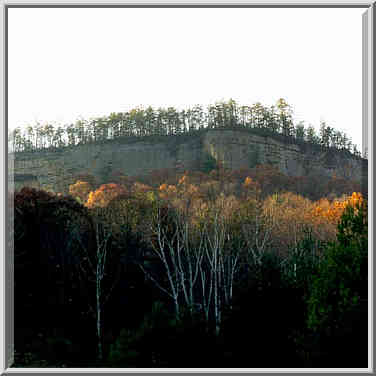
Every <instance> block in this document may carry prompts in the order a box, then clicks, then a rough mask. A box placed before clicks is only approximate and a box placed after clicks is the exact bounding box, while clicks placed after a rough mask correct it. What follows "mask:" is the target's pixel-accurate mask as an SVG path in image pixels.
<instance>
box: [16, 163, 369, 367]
mask: <svg viewBox="0 0 376 376" xmlns="http://www.w3.org/2000/svg"><path fill="white" fill-rule="evenodd" d="M110 179H111V180H110V181H108V182H106V183H105V184H100V183H97V182H96V181H95V179H92V178H91V177H90V176H86V177H85V176H81V177H80V178H79V179H77V181H76V183H75V184H72V185H70V186H69V192H70V194H69V195H62V194H59V193H52V192H46V191H43V190H36V189H33V188H27V187H25V188H23V189H22V190H20V191H16V192H15V193H14V195H12V196H11V197H10V198H9V200H10V202H11V203H12V205H13V204H14V210H13V211H12V213H13V214H12V215H13V218H11V220H13V222H14V228H11V229H10V231H12V232H13V235H14V269H15V270H14V273H15V277H14V281H15V285H14V291H15V294H14V312H15V318H14V320H15V363H14V365H13V366H15V367H143V368H148V367H174V368H180V367H189V368H193V367H200V368H202V367H211V368H223V367H231V368H237V367H242V368H272V367H278V368H284V367H289V368H293V367H325V368H328V367H336V368H342V367H356V368H362V367H367V366H368V364H367V361H368V351H367V349H368V257H367V255H368V222H367V218H368V214H367V200H366V197H365V195H363V194H362V193H360V192H361V188H362V187H361V186H360V185H359V183H356V182H351V181H348V180H344V179H339V178H336V177H335V176H333V178H331V179H328V180H323V179H321V180H320V181H314V180H312V179H314V178H312V177H311V178H308V177H307V178H290V177H287V176H285V175H283V174H281V173H280V172H278V171H277V170H276V169H274V168H273V167H272V166H260V165H257V166H255V167H253V168H252V169H243V170H238V171H228V170H225V169H224V168H222V167H221V166H218V165H215V164H209V163H208V164H207V165H205V170H201V171H186V172H184V173H180V174H176V173H172V172H171V171H169V170H159V171H154V172H153V173H151V174H149V175H148V176H145V177H143V178H142V179H141V178H140V179H135V178H131V177H128V176H126V175H125V173H122V172H119V173H118V174H117V175H116V176H115V175H114V176H111V177H110Z"/></svg>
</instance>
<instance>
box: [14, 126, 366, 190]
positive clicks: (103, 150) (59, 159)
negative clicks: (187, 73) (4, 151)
mask: <svg viewBox="0 0 376 376" xmlns="http://www.w3.org/2000/svg"><path fill="white" fill-rule="evenodd" d="M213 158H214V159H215V160H216V161H217V162H220V163H221V164H222V165H223V166H224V167H226V168H230V169H239V168H243V167H253V166H254V165H256V164H265V163H269V164H273V165H275V166H276V167H277V168H278V169H279V170H280V171H281V172H283V173H284V174H287V175H290V176H304V175H311V174H316V175H322V176H332V175H333V173H335V174H336V175H337V176H342V177H345V178H349V179H353V180H357V181H360V180H362V179H364V178H365V177H366V176H367V169H368V163H367V160H365V159H362V158H359V157H355V156H353V155H351V154H350V153H348V152H344V151H337V150H331V149H329V150H328V149H325V150H324V149H322V148H320V147H318V146H317V145H310V144H306V143H291V141H289V140H284V139H283V138H281V137H273V136H260V135H257V134H255V133H254V132H252V131H251V130H232V129H231V130H230V129H221V130H219V129H216V130H206V131H204V132H199V133H195V134H192V135H182V136H164V137H145V138H137V139H124V140H121V139H117V140H111V141H106V142H105V143H96V144H85V145H78V146H75V147H67V148H62V149H59V150H54V151H49V150H45V151H40V152H31V153H26V152H22V153H16V154H15V155H10V158H9V176H10V179H12V176H13V174H14V187H15V189H20V188H21V187H22V186H27V185H28V186H34V187H41V188H44V189H47V190H53V191H55V192H56V191H58V192H66V191H67V187H68V185H69V184H72V183H73V182H75V179H76V177H77V176H78V175H80V174H91V175H93V176H95V177H96V178H97V180H98V181H99V182H109V181H108V177H109V176H111V173H112V172H115V171H116V172H121V173H122V174H124V175H129V176H135V175H143V174H147V173H149V172H150V171H152V170H156V169H162V168H176V169H180V170H187V169H194V168H198V167H199V166H200V164H202V163H204V162H205V160H207V159H211V160H213ZM11 186H12V184H10V187H11Z"/></svg>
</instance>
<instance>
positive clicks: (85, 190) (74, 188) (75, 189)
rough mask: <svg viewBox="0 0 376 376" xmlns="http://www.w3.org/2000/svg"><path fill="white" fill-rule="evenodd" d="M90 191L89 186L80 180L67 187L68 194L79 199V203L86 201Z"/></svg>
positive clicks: (90, 187)
mask: <svg viewBox="0 0 376 376" xmlns="http://www.w3.org/2000/svg"><path fill="white" fill-rule="evenodd" d="M91 190H92V186H91V184H89V183H88V182H86V181H81V180H78V181H77V182H76V183H75V184H72V185H70V186H69V193H70V194H71V195H72V196H73V197H76V198H79V199H80V201H81V202H85V201H86V200H87V198H88V195H89V193H90V191H91Z"/></svg>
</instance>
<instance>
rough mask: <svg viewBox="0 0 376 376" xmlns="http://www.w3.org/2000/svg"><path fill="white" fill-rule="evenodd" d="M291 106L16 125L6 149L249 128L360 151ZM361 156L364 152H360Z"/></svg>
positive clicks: (224, 106)
mask: <svg viewBox="0 0 376 376" xmlns="http://www.w3.org/2000/svg"><path fill="white" fill-rule="evenodd" d="M293 118H294V114H293V110H292V107H291V106H290V105H289V104H288V103H287V102H286V101H285V100H284V99H283V98H281V99H279V100H278V101H277V103H276V105H273V106H270V107H268V106H264V105H262V104H261V103H259V102H258V103H255V104H253V105H251V106H248V105H239V104H237V103H236V102H235V101H234V100H231V99H230V100H229V101H227V102H225V101H222V102H216V103H215V104H213V105H209V106H208V107H207V108H204V107H203V106H201V105H196V106H193V107H192V108H188V109H184V110H178V109H176V108H174V107H168V108H158V109H154V108H152V107H151V106H149V107H147V108H143V107H142V106H139V107H137V108H135V109H132V110H130V111H127V112H121V113H111V114H110V115H109V116H103V117H99V118H94V119H90V120H85V119H80V120H78V121H76V122H75V123H74V124H68V125H53V124H51V123H48V122H47V123H44V124H41V123H37V124H36V125H29V126H27V127H22V128H21V127H17V128H16V129H14V130H13V131H12V132H11V134H10V135H9V148H10V150H12V151H14V152H16V153H17V152H29V151H37V150H45V149H56V148H63V147H68V146H75V145H83V144H87V143H93V142H104V141H106V140H115V139H124V138H129V137H146V136H166V135H181V134H192V132H197V131H202V130H205V129H224V128H235V129H253V130H257V132H258V133H259V134H264V135H275V136H278V135H281V136H283V138H284V140H289V141H290V142H298V143H299V142H300V143H302V142H307V143H310V144H315V145H320V146H322V147H325V148H329V147H330V148H335V149H338V150H347V151H349V152H351V153H352V154H353V155H355V156H360V155H361V154H360V151H359V150H358V149H357V146H356V144H353V143H352V141H351V138H350V137H349V136H348V135H346V134H345V133H344V132H342V131H339V130H336V129H334V128H333V127H331V126H329V125H328V124H326V123H325V122H324V121H322V122H321V124H320V130H319V132H316V130H315V128H314V127H313V126H312V125H309V126H306V125H305V124H304V122H303V121H300V122H298V123H296V122H294V120H293ZM364 157H365V156H364Z"/></svg>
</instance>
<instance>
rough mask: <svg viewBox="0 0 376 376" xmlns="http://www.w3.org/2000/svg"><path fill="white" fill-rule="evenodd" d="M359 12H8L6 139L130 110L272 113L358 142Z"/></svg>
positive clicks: (359, 99)
mask: <svg viewBox="0 0 376 376" xmlns="http://www.w3.org/2000/svg"><path fill="white" fill-rule="evenodd" d="M364 12H365V9H351V8H347V9H286V8H285V9H283V8H282V9H273V8H270V9H252V8H243V9H218V8H217V9H197V8H196V9H150V8H149V9H124V8H122V9H109V8H107V9H93V8H91V9H56V8H55V9H38V8H34V9H33V8H31V9H22V8H21V9H15V8H11V9H9V34H8V35H9V96H8V99H9V129H12V128H14V127H16V126H25V125H28V124H30V123H31V124H34V123H35V121H40V122H44V121H49V122H58V123H67V122H72V121H75V120H76V119H77V118H78V117H80V116H81V117H83V118H90V117H93V116H102V115H109V114H110V113H111V112H120V111H126V110H128V109H130V108H133V107H135V106H137V105H144V106H147V105H152V106H155V107H158V106H175V107H179V108H181V107H188V106H191V105H194V104H202V105H208V104H210V103H214V102H215V101H217V100H222V99H224V100H228V99H230V98H233V99H235V100H236V101H237V102H238V103H240V104H253V103H255V102H257V101H260V102H261V103H263V104H264V105H267V106H270V105H272V104H274V103H275V102H276V101H277V99H278V98H280V97H283V98H285V99H286V100H287V102H288V103H289V104H291V105H292V107H293V109H294V111H295V114H296V117H297V118H298V119H299V120H305V121H306V123H307V124H309V123H312V124H313V125H315V126H316V127H318V126H319V122H320V120H321V119H322V120H325V121H326V122H327V123H328V124H329V125H332V126H334V127H335V128H337V129H340V130H344V131H345V132H346V133H347V134H348V135H350V136H351V138H352V139H353V142H355V143H357V144H358V145H359V146H360V145H361V139H362V135H361V133H362V17H361V15H362V13H364Z"/></svg>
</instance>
